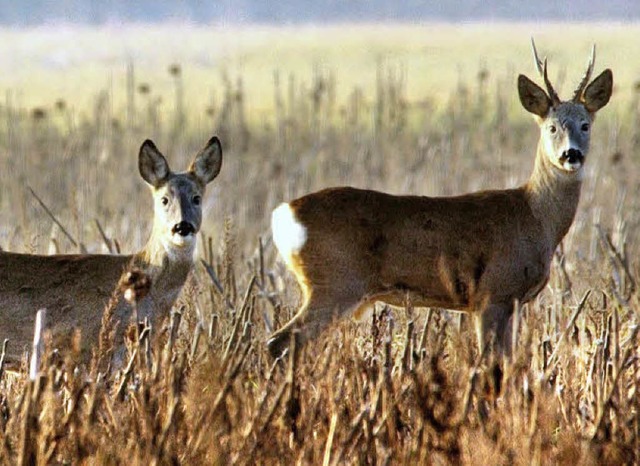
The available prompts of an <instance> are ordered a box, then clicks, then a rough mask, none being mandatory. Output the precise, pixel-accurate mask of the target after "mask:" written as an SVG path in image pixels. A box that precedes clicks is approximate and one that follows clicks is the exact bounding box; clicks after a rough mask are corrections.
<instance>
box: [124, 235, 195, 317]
mask: <svg viewBox="0 0 640 466" xmlns="http://www.w3.org/2000/svg"><path fill="white" fill-rule="evenodd" d="M165 231H166V229H165ZM165 231H160V229H159V228H155V227H154V229H153V230H152V232H151V236H150V237H149V241H148V242H147V244H146V246H145V247H144V249H142V250H141V251H140V252H138V253H137V254H136V255H135V257H134V264H135V266H136V267H139V268H141V269H142V270H143V271H144V272H145V273H146V274H147V275H148V276H149V278H150V279H151V291H150V293H149V298H150V300H149V301H150V302H149V305H150V306H151V307H152V308H153V309H150V311H155V312H157V311H160V312H162V313H167V312H169V310H170V309H171V306H172V305H173V303H174V302H175V300H176V298H177V297H178V294H179V293H180V291H181V290H182V287H183V285H184V283H185V282H186V280H187V277H188V276H189V272H191V268H192V266H193V254H194V249H195V245H194V246H191V247H185V248H183V249H180V250H176V248H175V247H171V246H170V244H169V238H167V237H166V232H165Z"/></svg>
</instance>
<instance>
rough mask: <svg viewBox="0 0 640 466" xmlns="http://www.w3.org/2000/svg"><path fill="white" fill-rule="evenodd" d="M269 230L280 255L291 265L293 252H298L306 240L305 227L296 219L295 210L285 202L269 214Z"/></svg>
mask: <svg viewBox="0 0 640 466" xmlns="http://www.w3.org/2000/svg"><path fill="white" fill-rule="evenodd" d="M271 232H272V234H273V242H274V243H275V245H276V247H277V248H278V251H279V252H280V255H281V256H282V258H283V259H284V260H285V262H286V263H287V265H289V266H291V258H292V256H293V254H297V253H298V252H300V250H301V249H302V247H303V246H304V243H306V241H307V229H306V228H305V227H304V225H302V223H300V222H299V221H298V219H296V214H295V212H294V211H293V209H291V206H290V205H289V204H287V203H286V202H283V203H282V204H280V205H279V206H278V207H276V208H275V210H274V211H273V213H272V214H271Z"/></svg>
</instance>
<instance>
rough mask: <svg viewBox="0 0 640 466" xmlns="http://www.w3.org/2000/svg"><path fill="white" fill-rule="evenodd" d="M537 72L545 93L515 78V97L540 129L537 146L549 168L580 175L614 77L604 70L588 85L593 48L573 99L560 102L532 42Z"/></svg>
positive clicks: (522, 79) (522, 78)
mask: <svg viewBox="0 0 640 466" xmlns="http://www.w3.org/2000/svg"><path fill="white" fill-rule="evenodd" d="M531 45H532V48H533V57H534V62H535V65H536V68H537V69H538V72H539V73H540V75H541V76H542V78H543V80H544V83H545V87H546V92H545V90H543V89H542V88H541V87H540V86H538V85H537V84H535V83H534V82H533V81H531V80H530V79H529V78H527V77H526V76H524V75H520V76H518V93H519V95H520V102H521V103H522V106H523V107H524V108H525V109H526V110H527V111H528V112H530V113H532V114H533V115H534V116H535V117H536V120H537V122H538V125H539V127H540V142H541V147H542V149H543V150H544V155H545V156H546V157H547V158H548V160H549V161H550V162H551V164H552V165H553V166H554V167H556V168H557V169H559V170H562V171H563V172H565V173H576V172H579V171H580V169H581V168H582V166H583V165H584V161H585V158H586V155H587V152H588V151H589V141H590V137H591V123H592V122H593V119H594V117H595V114H596V112H597V111H598V110H600V109H601V108H602V107H604V106H605V105H606V104H607V103H608V102H609V98H610V97H611V92H612V88H613V75H612V73H611V70H609V69H606V70H604V71H603V72H602V73H600V75H599V76H598V77H596V78H595V79H594V80H593V81H592V82H591V83H589V80H590V79H591V74H592V72H593V65H594V62H595V54H596V48H595V45H594V46H593V48H592V49H591V57H590V60H589V64H588V66H587V71H586V72H585V74H584V76H583V78H582V80H581V81H580V84H579V85H578V87H577V89H576V90H575V92H574V95H573V98H572V99H571V100H568V101H562V100H560V98H559V97H558V94H557V93H556V91H555V90H554V88H553V86H552V85H551V82H550V81H549V77H548V74H547V59H546V58H545V59H544V60H540V58H538V52H537V50H536V46H535V43H534V42H533V39H531Z"/></svg>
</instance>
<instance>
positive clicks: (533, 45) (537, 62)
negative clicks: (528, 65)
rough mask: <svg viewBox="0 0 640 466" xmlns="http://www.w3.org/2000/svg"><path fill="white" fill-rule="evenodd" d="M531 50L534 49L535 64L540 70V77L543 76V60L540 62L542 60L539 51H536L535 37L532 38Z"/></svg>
mask: <svg viewBox="0 0 640 466" xmlns="http://www.w3.org/2000/svg"><path fill="white" fill-rule="evenodd" d="M531 48H532V49H533V62H534V63H535V65H536V68H537V69H538V73H540V76H543V75H544V74H543V71H542V60H540V58H538V50H537V49H536V43H535V41H534V40H533V37H532V38H531ZM545 60H546V57H545Z"/></svg>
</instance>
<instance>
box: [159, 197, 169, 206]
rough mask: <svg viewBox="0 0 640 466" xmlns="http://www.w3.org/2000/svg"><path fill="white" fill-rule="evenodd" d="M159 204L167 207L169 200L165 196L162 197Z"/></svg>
mask: <svg viewBox="0 0 640 466" xmlns="http://www.w3.org/2000/svg"><path fill="white" fill-rule="evenodd" d="M160 202H162V205H167V204H168V203H169V198H168V197H167V196H162V199H160Z"/></svg>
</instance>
